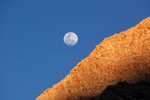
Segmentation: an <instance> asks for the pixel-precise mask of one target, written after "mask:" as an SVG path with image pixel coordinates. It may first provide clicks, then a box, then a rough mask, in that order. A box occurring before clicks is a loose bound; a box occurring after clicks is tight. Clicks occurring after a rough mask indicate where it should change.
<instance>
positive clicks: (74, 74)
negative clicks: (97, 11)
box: [36, 17, 150, 100]
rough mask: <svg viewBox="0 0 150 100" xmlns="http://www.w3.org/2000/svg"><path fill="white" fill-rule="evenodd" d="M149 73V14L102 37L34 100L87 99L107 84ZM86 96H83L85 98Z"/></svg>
mask: <svg viewBox="0 0 150 100" xmlns="http://www.w3.org/2000/svg"><path fill="white" fill-rule="evenodd" d="M149 76H150V17H148V18H146V19H144V20H143V21H141V22H140V23H139V24H137V25H136V26H134V27H132V28H130V29H128V30H126V31H123V32H121V33H119V34H114V35H113V36H110V37H108V38H105V39H104V40H103V41H102V42H101V43H100V44H99V45H97V46H96V48H95V49H94V50H93V51H92V53H91V54H90V55H89V56H88V57H87V58H85V59H83V60H82V61H81V62H79V63H78V64H77V66H75V67H74V68H73V69H72V70H71V71H70V73H69V74H68V75H67V76H66V77H65V78H64V79H63V80H61V81H60V82H59V83H57V84H55V85H53V87H52V88H48V89H47V90H45V91H44V92H43V93H42V94H41V95H40V96H39V97H37V99H36V100H81V99H82V98H84V100H90V99H91V98H92V97H96V96H99V94H100V93H102V92H103V90H104V89H105V88H106V87H107V86H108V85H114V84H116V83H118V82H121V81H125V82H129V83H132V82H135V81H137V80H140V79H143V78H145V77H149ZM85 98H86V99H85Z"/></svg>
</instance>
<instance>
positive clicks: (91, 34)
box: [0, 0, 150, 100]
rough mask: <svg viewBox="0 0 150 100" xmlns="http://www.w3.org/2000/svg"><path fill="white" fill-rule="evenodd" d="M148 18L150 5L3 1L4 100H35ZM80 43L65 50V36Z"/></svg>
mask: <svg viewBox="0 0 150 100" xmlns="http://www.w3.org/2000/svg"><path fill="white" fill-rule="evenodd" d="M148 16H150V0H122V1H121V0H59V1H58V0H0V79H1V81H0V89H1V91H0V97H1V100H34V99H35V98H36V97H37V96H39V95H40V94H41V93H42V92H43V91H44V90H45V89H47V88H50V87H52V85H53V84H55V83H57V82H59V81H60V80H61V79H63V78H64V77H65V76H66V75H67V74H68V73H69V71H70V70H71V69H72V68H73V67H74V66H75V65H76V64H77V63H78V62H79V61H81V60H82V59H84V58H85V57H87V56H88V55H89V54H90V52H91V51H92V50H93V49H94V48H95V46H96V45H97V44H99V43H100V42H101V41H102V40H103V39H104V38H106V37H108V36H111V35H113V34H114V33H119V32H121V31H124V30H126V29H128V28H130V27H132V26H134V25H136V24H137V23H139V22H140V21H141V20H142V19H144V18H146V17H148ZM67 32H75V33H76V34H77V35H78V37H79V41H78V43H77V45H75V46H72V47H70V46H67V45H65V44H64V42H63V36H64V34H65V33H67Z"/></svg>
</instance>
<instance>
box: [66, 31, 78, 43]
mask: <svg viewBox="0 0 150 100" xmlns="http://www.w3.org/2000/svg"><path fill="white" fill-rule="evenodd" d="M77 42H78V36H77V35H76V33H74V32H68V33H66V34H65V35H64V43H65V44H66V45H68V46H74V45H76V44H77Z"/></svg>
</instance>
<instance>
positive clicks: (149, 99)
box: [93, 79, 150, 100]
mask: <svg viewBox="0 0 150 100" xmlns="http://www.w3.org/2000/svg"><path fill="white" fill-rule="evenodd" d="M93 100H150V79H146V80H141V81H138V82H136V83H134V84H129V83H127V82H119V83H118V84H116V85H113V86H108V87H107V88H106V89H105V90H104V92H103V93H102V94H101V96H100V97H99V98H97V99H93Z"/></svg>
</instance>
